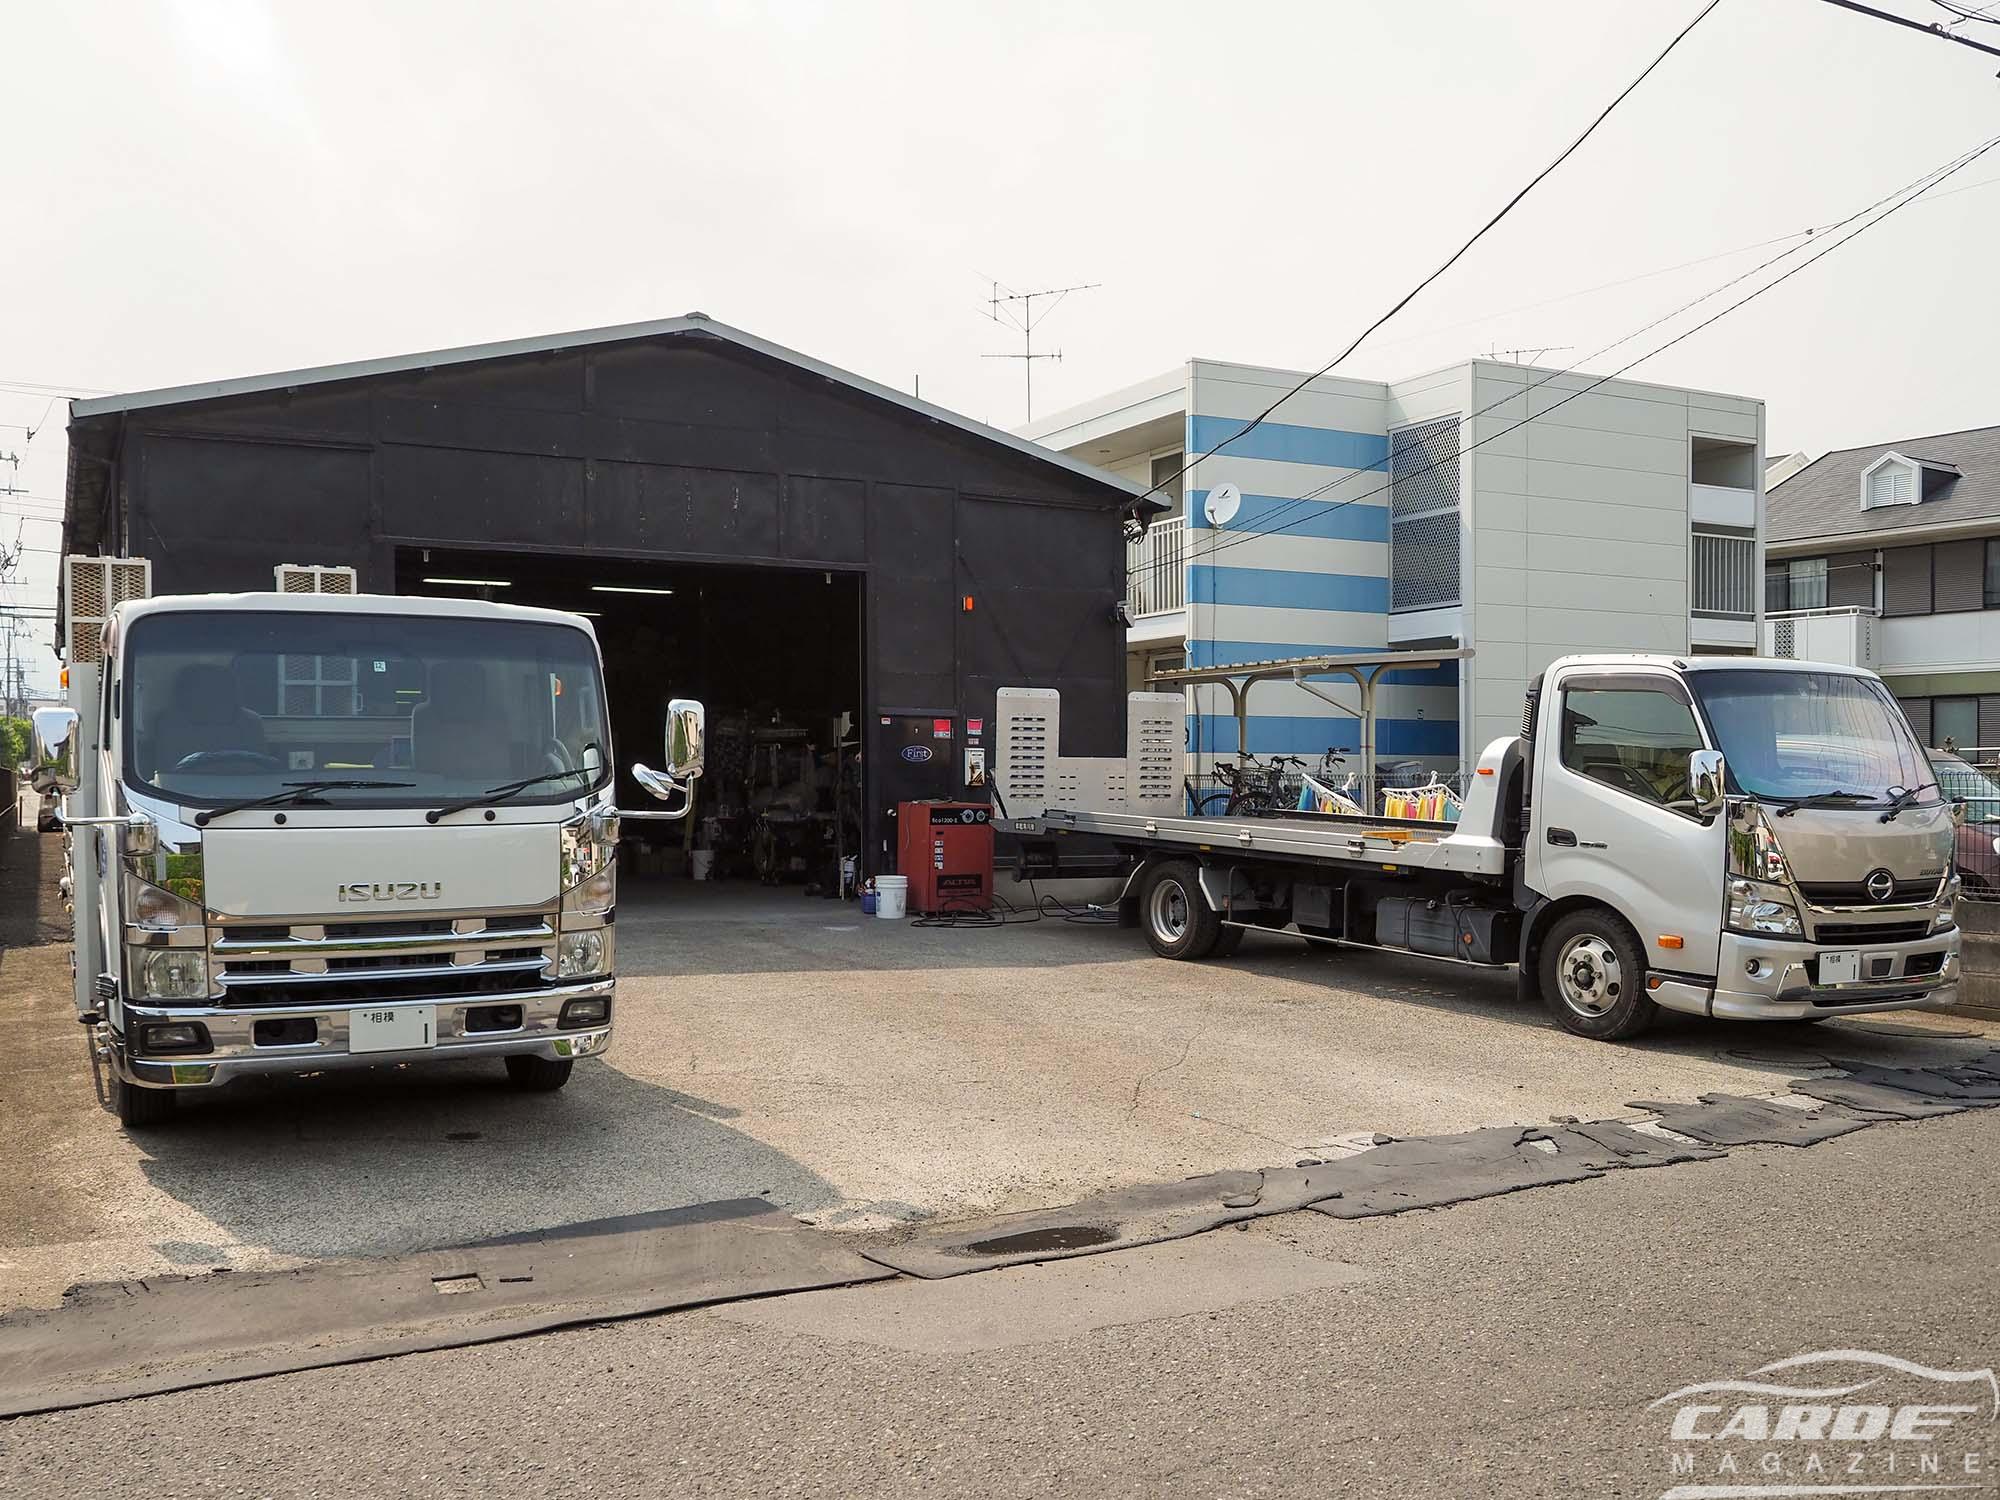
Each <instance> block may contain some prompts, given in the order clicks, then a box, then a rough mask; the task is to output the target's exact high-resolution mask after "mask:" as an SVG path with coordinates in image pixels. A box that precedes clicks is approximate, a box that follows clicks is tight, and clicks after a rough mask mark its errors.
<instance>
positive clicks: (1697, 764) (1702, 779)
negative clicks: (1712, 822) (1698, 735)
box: [1688, 750, 1728, 818]
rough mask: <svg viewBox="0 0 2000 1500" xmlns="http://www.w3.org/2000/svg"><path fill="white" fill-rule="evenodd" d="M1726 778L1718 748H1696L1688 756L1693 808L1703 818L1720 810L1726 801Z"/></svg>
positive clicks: (1689, 783)
mask: <svg viewBox="0 0 2000 1500" xmlns="http://www.w3.org/2000/svg"><path fill="white" fill-rule="evenodd" d="M1726 780H1727V773H1726V769H1725V767H1724V766H1723V763H1722V752H1721V751H1720V750H1697V751H1695V752H1694V753H1693V754H1691V755H1689V756H1688V788H1689V790H1690V791H1691V792H1692V793H1693V796H1694V810H1695V811H1696V812H1697V813H1699V814H1700V815H1701V816H1702V817H1704V818H1712V817H1714V816H1715V815H1716V814H1717V813H1719V812H1721V811H1722V809H1723V806H1724V805H1725V804H1726V802H1727V801H1728V794H1727V792H1726V791H1725V789H1724V784H1725V782H1726Z"/></svg>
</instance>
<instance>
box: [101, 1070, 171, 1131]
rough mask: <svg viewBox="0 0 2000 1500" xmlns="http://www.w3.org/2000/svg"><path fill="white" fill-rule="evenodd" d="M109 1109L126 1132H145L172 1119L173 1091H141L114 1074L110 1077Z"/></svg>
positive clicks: (135, 1085) (136, 1086)
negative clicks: (110, 1108)
mask: <svg viewBox="0 0 2000 1500" xmlns="http://www.w3.org/2000/svg"><path fill="white" fill-rule="evenodd" d="M111 1107H112V1109H114V1110H115V1111H117V1114H118V1123H119V1124H120V1125H123V1126H124V1127H125V1128H126V1129H127V1130H145V1129H147V1128H149V1127H151V1126H154V1125H164V1124H166V1123H167V1121H169V1120H171V1119H172V1118H173V1117H174V1091H173V1090H172V1089H142V1088H140V1087H139V1086H138V1085H137V1084H132V1083H127V1082H126V1081H125V1080H124V1079H122V1078H120V1077H119V1076H118V1075H117V1074H115V1073H114V1074H112V1076H111Z"/></svg>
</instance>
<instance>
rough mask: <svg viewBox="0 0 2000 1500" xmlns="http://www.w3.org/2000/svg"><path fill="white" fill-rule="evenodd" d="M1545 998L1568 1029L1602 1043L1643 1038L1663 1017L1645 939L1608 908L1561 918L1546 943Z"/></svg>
mask: <svg viewBox="0 0 2000 1500" xmlns="http://www.w3.org/2000/svg"><path fill="white" fill-rule="evenodd" d="M1541 970H1542V972H1541V981H1542V1000H1543V1002H1544V1003H1545V1004H1546V1005H1547V1006H1548V1008H1549V1010H1550V1011H1551V1012H1552V1013H1553V1014H1554V1015H1555V1018H1556V1019H1557V1020H1558V1021H1560V1022H1562V1024H1563V1027H1564V1028H1565V1029H1566V1030H1569V1031H1573V1032H1575V1033H1576V1034H1577V1035H1578V1036H1587V1037H1595V1038H1596V1039H1598V1040H1599V1041H1606V1042H1611V1041H1619V1040H1621V1039H1623V1038H1625V1037H1633V1036H1637V1035H1638V1034H1639V1033H1640V1032H1642V1031H1644V1030H1645V1029H1646V1028H1647V1027H1648V1026H1650V1025H1652V1024H1653V1018H1654V1017H1655V1016H1657V1015H1658V1014H1659V1013H1660V1008H1659V1007H1658V1006H1657V1005H1655V1004H1654V1003H1653V1002H1652V1000H1651V999H1650V998H1649V997H1648V996H1647V994H1646V965H1645V960H1644V959H1642V958H1641V957H1640V956H1639V941H1638V939H1637V938H1635V937H1633V936H1632V929H1631V928H1629V927H1627V926H1626V925H1625V922H1624V920H1623V919H1622V918H1620V917H1619V916H1618V915H1617V914H1616V913H1615V912H1610V911H1606V910H1605V909H1604V908H1602V907H1590V908H1588V909H1586V910H1584V911H1573V912H1571V913H1570V914H1569V915H1568V916H1566V917H1560V918H1558V919H1557V920H1556V923H1555V925H1554V926H1553V927H1551V928H1550V929H1549V931H1548V935H1547V936H1545V937H1544V938H1543V939H1542V961H1541Z"/></svg>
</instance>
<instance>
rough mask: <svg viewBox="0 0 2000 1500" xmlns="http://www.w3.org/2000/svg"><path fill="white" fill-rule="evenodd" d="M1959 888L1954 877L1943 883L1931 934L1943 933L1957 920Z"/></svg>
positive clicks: (1957, 879) (1956, 878) (1957, 880)
mask: <svg viewBox="0 0 2000 1500" xmlns="http://www.w3.org/2000/svg"><path fill="white" fill-rule="evenodd" d="M1996 852H2000V851H1996ZM1960 886H1961V882H1960V880H1959V877H1958V876H1956V875H1954V876H1952V877H1951V879H1950V880H1948V881H1946V882H1945V887H1944V892H1943V894H1942V895H1940V896H1939V897H1938V904H1937V915H1936V916H1935V917H1933V918H1931V931H1932V932H1943V931H1944V930H1945V929H1946V928H1947V927H1949V926H1951V924H1952V923H1953V922H1954V921H1955V920H1956V919H1957V917H1958V893H1959V890H1960Z"/></svg>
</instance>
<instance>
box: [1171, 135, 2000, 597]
mask: <svg viewBox="0 0 2000 1500" xmlns="http://www.w3.org/2000/svg"><path fill="white" fill-rule="evenodd" d="M1996 146H2000V136H1994V137H1992V138H1991V139H1990V140H1988V141H1986V142H1985V143H1984V144H1982V145H1980V146H1977V147H1975V148H1974V149H1972V150H1971V151H1968V152H1965V153H1964V154H1962V155H1960V156H1958V157H1956V158H1954V159H1953V160H1952V162H1950V163H1949V164H1947V165H1946V166H1945V167H1943V168H1934V169H1933V170H1932V171H1930V172H1927V173H1925V174H1924V176H1923V177H1921V178H1918V179H1917V184H1920V185H1915V186H1914V191H1912V190H1911V188H1909V187H1905V188H1901V189H1898V190H1897V192H1896V193H1892V194H1890V195H1889V197H1891V198H1897V197H1898V196H1899V194H1903V193H1907V194H1908V196H1906V197H1901V198H1900V201H1897V202H1895V203H1892V204H1890V206H1889V207H1888V208H1886V209H1884V210H1883V211H1882V212H1881V213H1879V214H1877V215H1876V216H1875V217H1874V218H1872V219H1870V220H1868V222H1866V223H1865V224H1863V225H1861V226H1860V227H1859V228H1858V229H1856V230H1855V231H1854V232H1853V233H1852V234H1848V235H1844V236H1842V237H1841V238H1840V239H1837V240H1835V241H1833V242H1832V243H1831V244H1829V245H1827V246H1826V248H1824V249H1823V250H1820V251H1819V252H1818V253H1817V254H1814V255H1810V256H1808V257H1807V258H1806V259H1805V260H1803V261H1801V262H1799V264H1797V265H1796V266H1793V267H1792V268H1791V269H1790V270H1788V271H1786V272H1784V274H1783V275H1780V276H1778V277H1775V278H1774V279H1772V280H1771V281H1768V282H1766V283H1764V285H1762V286H1759V287H1756V288H1754V289H1753V290H1751V291H1750V292H1748V293H1746V294H1745V295H1744V296H1742V297H1740V298H1738V299H1737V300H1736V301H1734V302H1732V303H1730V304H1729V306H1727V307H1725V308H1723V309H1722V310H1721V311H1720V312H1718V313H1716V314H1714V315H1713V316H1712V317H1709V318H1706V319H1704V320H1703V321H1702V322H1700V323H1697V324H1695V325H1694V326H1693V327H1692V328H1688V329H1685V330H1683V331H1682V332H1680V333H1677V334H1675V335H1674V336H1673V337H1672V338H1670V339H1668V340H1667V341H1666V342H1665V343H1663V344H1661V345H1659V346H1658V347H1656V348H1653V349H1649V350H1648V351H1647V352H1646V353H1644V354H1641V355H1640V356H1639V357H1638V358H1636V359H1633V360H1629V361H1627V362H1626V363H1625V364H1623V365H1620V366H1619V367H1618V368H1617V369H1615V370H1613V371H1611V372H1610V373H1609V374H1607V375H1600V376H1598V377H1597V378H1596V379H1594V380H1592V381H1590V382H1589V384H1587V385H1584V386H1580V387H1579V388H1578V389H1576V390H1574V391H1571V392H1570V393H1569V394H1568V395H1566V396H1564V397H1563V398H1562V399H1561V400H1559V401H1556V402H1553V403H1551V404H1550V406H1549V407H1548V409H1547V410H1545V411H1540V412H1535V413H1532V414H1530V415H1528V416H1525V417H1523V418H1521V420H1520V421H1518V422H1515V423H1513V424H1511V425H1510V426H1507V427H1504V428H1502V429H1501V430H1500V431H1498V432H1495V433H1491V434H1489V435H1488V436H1486V437H1484V438H1481V439H1479V440H1478V441H1476V442H1474V443H1473V444H1472V445H1471V446H1470V447H1467V448H1462V449H1460V450H1459V451H1458V452H1457V453H1454V454H1453V455H1452V458H1451V462H1453V463H1456V462H1457V461H1458V459H1459V458H1460V457H1462V456H1463V455H1464V454H1466V453H1471V452H1474V451H1475V450H1477V449H1479V448H1483V447H1485V446H1486V445H1487V444H1488V443H1491V442H1494V441H1496V440H1497V439H1499V438H1503V437H1505V436H1507V435H1508V434H1509V433H1511V432H1517V431H1519V430H1520V429H1521V428H1523V427H1525V426H1527V425H1528V423H1530V422H1533V421H1537V420H1539V419H1540V418H1542V417H1546V416H1548V415H1549V414H1550V412H1553V411H1555V410H1557V409H1558V408H1560V407H1563V406H1566V405H1568V404H1569V403H1570V402H1572V401H1574V400H1576V398H1577V397H1579V396H1583V395H1587V394H1589V393H1590V392H1591V391H1594V390H1596V389H1597V387H1599V386H1601V385H1603V384H1605V383H1606V382H1607V381H1611V380H1615V379H1617V378H1618V377H1619V376H1620V375H1623V374H1626V373H1627V372H1628V371H1631V370H1633V369H1636V368H1637V367H1638V366H1639V365H1642V364H1644V363H1645V362H1646V361H1647V360H1650V359H1652V358H1654V357H1655V356H1656V355H1659V354H1663V353H1665V352H1666V351H1667V350H1669V349H1671V348H1673V347H1674V345H1676V344H1679V343H1682V342H1683V341H1685V340H1687V339H1690V338H1692V337H1693V336H1694V335H1695V334H1697V333H1700V332H1701V331H1702V330H1703V329H1705V328H1709V327H1712V326H1713V325H1714V324H1716V323H1718V322H1720V321H1721V320H1722V319H1723V318H1726V317H1728V316H1729V315H1730V314H1731V313H1733V312H1735V311H1736V310H1737V309H1738V308H1740V307H1744V306H1746V305H1747V304H1749V303H1751V302H1754V301H1755V300H1756V299H1757V298H1759V297H1761V296H1763V295H1764V294H1765V293H1766V292H1768V291H1771V290H1772V289H1773V288H1775V287H1777V286H1779V285H1781V284H1782V283H1784V282H1786V281H1789V280H1790V279H1791V278H1792V277H1794V276H1796V275H1798V273H1799V272H1801V271H1803V270H1805V268H1806V267H1807V266H1810V265H1812V264H1813V263H1814V262H1816V261H1819V260H1823V259H1825V258H1826V257H1827V256H1829V255H1831V254H1832V253H1833V252H1834V251H1836V250H1838V249H1839V248H1840V247H1841V246H1843V245H1845V244H1847V243H1848V242H1849V241H1852V240H1855V239H1859V238H1860V237H1861V236H1862V235H1864V234H1866V233H1867V232H1868V231H1869V230H1870V229H1873V228H1874V227H1875V226H1876V225H1877V224H1880V223H1881V222H1882V221H1883V220H1885V219H1888V218H1890V217H1891V216H1893V215H1895V214H1897V213H1899V212H1901V211H1902V210H1903V209H1905V208H1907V207H1908V206H1909V205H1910V204H1912V203H1914V202H1916V201H1917V200H1918V199H1919V198H1921V197H1922V196H1923V195H1924V194H1925V193H1927V192H1929V191H1930V190H1931V188H1933V187H1935V186H1936V185H1937V184H1938V183H1941V182H1943V181H1945V180H1946V179H1947V178H1950V177H1952V176H1953V175H1955V174H1956V173H1958V172H1961V171H1963V170H1964V169H1965V168H1966V167H1969V166H1971V165H1972V163H1973V162H1975V161H1978V160H1979V159H1980V158H1981V157H1982V156H1984V155H1986V154H1987V153H1988V152H1989V151H1991V150H1993V149H1994V147H1996ZM1885 201H1887V200H1886V199H1877V200H1876V202H1875V203H1874V204H1871V205H1870V206H1869V209H1864V210H1862V213H1864V214H1865V213H1867V212H1869V211H1870V209H1873V208H1875V207H1877V206H1879V205H1880V204H1881V203H1883V202H1885ZM1854 217H1859V216H1858V215H1854V216H1850V218H1849V219H1848V220H1843V221H1842V222H1843V223H1847V222H1851V220H1852V218H1854ZM1786 253H1787V254H1789V253H1790V252H1786ZM1778 258H1782V257H1774V260H1775V259H1778ZM1767 264H1769V263H1768V262H1767ZM1750 274H1754V272H1753V273H1750ZM1741 280H1743V278H1742V277H1737V278H1736V281H1741ZM1727 284H1728V285H1733V284H1734V283H1733V282H1732V283H1727ZM1713 295H1714V293H1712V292H1711V293H1705V294H1704V295H1703V297H1701V298H1698V299H1697V301H1705V300H1707V298H1708V297H1709V296H1713ZM1690 305H1692V304H1690ZM1685 310H1686V309H1685V308H1682V309H1678V310H1677V312H1676V313H1670V314H1668V317H1674V316H1677V315H1678V312H1679V311H1685ZM1662 321H1665V320H1664V319H1656V320H1655V321H1654V323H1653V324H1648V325H1647V326H1648V327H1653V326H1657V324H1658V323H1659V322H1662ZM1641 331H1642V332H1643V331H1644V330H1641ZM1630 337H1631V335H1628V336H1627V338H1630ZM1618 342H1619V343H1624V342H1626V340H1625V339H1620V340H1619V341H1618ZM1607 347H1615V346H1607ZM1593 358H1595V356H1593ZM1579 373H1581V372H1580V371H1577V370H1557V371H1553V372H1552V373H1550V374H1549V375H1548V376H1546V377H1545V378H1544V379H1542V380H1539V381H1536V382H1534V383H1533V384H1531V385H1526V386H1523V387H1522V388H1521V389H1520V390H1518V391H1511V392H1509V393H1508V394H1507V395H1506V396H1504V397H1502V398H1501V399H1500V400H1499V401H1496V402H1494V403H1492V405H1490V406H1487V407H1485V408H1483V409H1482V410H1480V411H1477V412H1474V413H1473V414H1472V416H1471V417H1468V418H1465V419H1464V420H1463V421H1461V422H1460V423H1459V427H1460V430H1463V429H1464V428H1465V427H1466V426H1467V425H1469V424H1470V423H1471V422H1472V421H1473V420H1475V419H1476V418H1478V417H1481V416H1484V415H1486V414H1487V413H1489V412H1492V411H1494V410H1496V409H1497V408H1499V407H1501V406H1504V405H1506V404H1507V402H1509V401H1512V400H1515V399H1516V398H1517V397H1518V398H1522V399H1523V400H1524V401H1525V398H1526V397H1527V396H1528V395H1530V394H1531V393H1532V392H1534V391H1535V390H1537V389H1539V388H1540V387H1541V386H1543V385H1546V384H1548V382H1549V381H1551V380H1555V379H1558V378H1560V377H1561V376H1563V375H1573V374H1579ZM1403 451H1405V452H1407V451H1409V450H1408V449H1407V448H1405V449H1404V450H1403ZM1439 466H1440V465H1439V462H1438V461H1437V460H1433V461H1432V462H1430V463H1429V464H1426V465H1425V466H1424V467H1422V468H1420V469H1415V470H1412V471H1410V472H1409V473H1408V474H1407V475H1403V476H1397V477H1404V478H1416V477H1418V476H1420V475H1423V474H1428V473H1430V472H1431V471H1432V470H1433V469H1436V468H1438V467H1439ZM1347 477H1348V476H1345V475H1343V476H1342V477H1341V478H1340V479H1338V480H1335V481H1333V482H1332V484H1329V485H1327V486H1322V488H1321V489H1320V490H1319V491H1315V492H1314V494H1315V495H1317V494H1320V493H1324V492H1325V491H1326V490H1327V489H1330V488H1332V487H1333V485H1335V484H1340V483H1344V482H1345V480H1346V478H1347ZM1394 483H1395V478H1394V477H1392V478H1390V479H1388V480H1385V481H1383V482H1382V483H1381V484H1378V485H1376V486H1375V487H1374V488H1373V489H1371V490H1367V491H1365V492H1363V493H1362V494H1359V495H1354V496H1350V497H1349V498H1348V499H1346V500H1343V501H1341V502H1339V504H1338V505H1333V506H1327V507H1323V508H1321V509H1319V510H1316V511H1313V512H1311V513H1310V515H1309V516H1308V517H1302V518H1301V520H1304V519H1310V518H1316V517H1317V516H1319V515H1323V514H1325V513H1326V512H1327V511H1330V510H1338V509H1341V508H1342V507H1344V506H1348V505H1352V504H1354V503H1356V502H1357V501H1361V500H1365V499H1367V498H1368V497H1369V496H1371V495H1379V494H1381V493H1382V492H1383V491H1384V490H1386V489H1389V488H1390V487H1391V486H1393V485H1394ZM1300 498H1301V500H1305V499H1310V498H1313V496H1302V497H1300ZM1295 503H1296V502H1295ZM1294 524H1296V523H1294ZM1290 529H1291V527H1290V526H1283V527H1276V528H1271V529H1268V530H1264V531H1256V532H1249V531H1246V532H1242V533H1240V534H1239V535H1238V536H1237V537H1236V538H1235V539H1234V540H1232V541H1227V542H1222V543H1219V544H1217V545H1215V546H1212V547H1210V548H1209V549H1208V554H1207V555H1208V556H1209V557H1210V558H1213V557H1214V556H1215V555H1216V554H1217V553H1219V552H1224V551H1227V550H1228V549H1229V548H1230V547H1232V546H1239V545H1242V544H1244V543H1248V542H1252V541H1257V540H1259V539H1261V538H1263V537H1268V536H1276V535H1280V534H1283V533H1284V532H1287V531H1289V530H1290Z"/></svg>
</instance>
